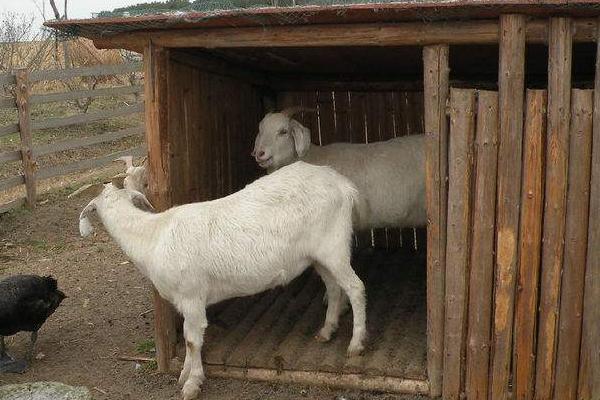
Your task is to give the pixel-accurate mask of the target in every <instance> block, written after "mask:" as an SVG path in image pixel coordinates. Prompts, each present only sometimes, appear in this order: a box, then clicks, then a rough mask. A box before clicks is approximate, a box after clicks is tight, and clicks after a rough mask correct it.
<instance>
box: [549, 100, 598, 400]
mask: <svg viewBox="0 0 600 400" xmlns="http://www.w3.org/2000/svg"><path fill="white" fill-rule="evenodd" d="M592 110H593V90H573V91H572V95H571V132H570V144H569V147H570V148H569V178H568V180H569V189H568V193H567V220H566V227H565V252H564V261H563V274H562V283H561V291H560V320H559V325H558V326H559V329H558V339H557V340H558V347H557V350H556V378H555V380H556V382H555V387H554V399H555V400H575V399H576V398H577V374H578V366H579V349H580V345H581V317H582V313H583V310H582V306H583V289H584V281H585V259H586V250H587V236H588V219H589V215H588V210H589V200H590V197H589V196H590V192H589V191H590V165H591V159H592Z"/></svg>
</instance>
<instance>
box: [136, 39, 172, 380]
mask: <svg viewBox="0 0 600 400" xmlns="http://www.w3.org/2000/svg"><path fill="white" fill-rule="evenodd" d="M168 68H169V51H168V50H166V49H164V48H161V47H157V46H154V45H153V44H152V43H149V44H148V45H147V46H146V47H145V48H144V76H145V87H144V100H145V104H146V106H145V122H146V125H145V126H146V129H145V131H146V143H147V145H148V171H149V179H148V197H149V200H150V201H151V202H152V204H153V206H154V208H156V209H157V211H163V210H166V209H167V208H169V207H170V206H171V202H172V200H171V192H170V186H171V185H170V152H169V140H170V138H169V130H168V99H169V85H168ZM175 316H176V313H175V311H174V309H173V307H172V306H171V305H170V304H169V303H168V302H167V301H165V300H163V299H162V298H161V297H160V295H159V294H158V292H157V291H156V289H155V290H154V329H155V343H156V354H157V364H158V370H159V371H161V372H168V371H169V363H170V360H171V359H172V358H173V357H174V356H175V351H176V343H177V329H176V322H175V321H176V319H175Z"/></svg>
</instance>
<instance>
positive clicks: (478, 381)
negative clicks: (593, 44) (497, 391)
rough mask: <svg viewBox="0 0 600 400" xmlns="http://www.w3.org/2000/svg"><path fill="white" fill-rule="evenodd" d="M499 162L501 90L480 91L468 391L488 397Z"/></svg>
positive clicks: (469, 395)
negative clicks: (497, 171)
mask: <svg viewBox="0 0 600 400" xmlns="http://www.w3.org/2000/svg"><path fill="white" fill-rule="evenodd" d="M497 162H498V93H496V92H487V91H480V92H479V96H478V107H477V136H476V139H475V179H474V180H475V192H474V205H473V241H472V243H473V244H472V247H471V265H470V269H471V274H470V281H469V309H468V313H469V323H468V339H467V343H468V345H467V377H466V385H465V393H466V396H467V398H469V399H480V400H485V399H487V395H488V370H489V359H490V330H491V325H492V289H493V281H494V233H495V230H494V226H495V224H494V220H495V218H496V168H497Z"/></svg>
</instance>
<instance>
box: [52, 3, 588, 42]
mask: <svg viewBox="0 0 600 400" xmlns="http://www.w3.org/2000/svg"><path fill="white" fill-rule="evenodd" d="M503 13H525V14H528V15H533V16H548V15H568V16H580V17H583V16H596V15H599V14H600V2H599V1H598V0H536V1H531V0H530V1H527V0H525V1H523V0H441V1H440V0H404V1H395V2H391V3H390V2H381V3H369V4H351V5H331V6H296V7H264V8H246V9H235V10H218V11H210V12H183V13H173V14H159V15H144V16H136V17H118V18H113V17H111V18H94V19H72V20H54V21H48V22H46V23H45V25H46V26H49V27H52V28H55V29H58V30H60V31H62V32H64V33H67V34H70V35H78V36H84V37H87V38H90V39H95V38H101V37H108V36H112V35H116V34H119V33H128V32H139V31H159V30H171V29H192V28H236V27H237V28H239V27H260V26H263V27H266V26H282V25H312V24H334V23H335V24H339V23H369V22H404V21H438V20H461V19H485V18H496V17H498V16H499V15H500V14H503Z"/></svg>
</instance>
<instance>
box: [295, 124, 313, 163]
mask: <svg viewBox="0 0 600 400" xmlns="http://www.w3.org/2000/svg"><path fill="white" fill-rule="evenodd" d="M290 130H291V133H292V137H293V138H294V147H295V148H296V153H297V154H298V157H302V156H304V155H305V154H306V152H307V151H308V149H309V147H310V129H308V128H307V127H305V126H304V125H302V124H301V123H300V122H298V121H296V120H294V119H292V120H290Z"/></svg>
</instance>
